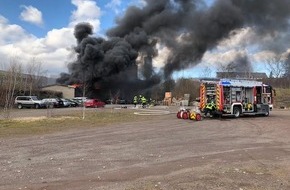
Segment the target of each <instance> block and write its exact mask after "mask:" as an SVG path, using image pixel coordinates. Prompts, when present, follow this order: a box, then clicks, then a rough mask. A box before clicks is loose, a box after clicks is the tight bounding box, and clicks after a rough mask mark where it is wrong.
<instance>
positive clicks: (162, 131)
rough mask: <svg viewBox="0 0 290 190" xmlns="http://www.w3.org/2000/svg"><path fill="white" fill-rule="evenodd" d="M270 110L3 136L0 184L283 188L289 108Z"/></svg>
mask: <svg viewBox="0 0 290 190" xmlns="http://www.w3.org/2000/svg"><path fill="white" fill-rule="evenodd" d="M270 114H271V115H270V116H269V117H242V118H239V119H233V118H221V119H204V120H203V121H199V122H197V121H191V120H182V119H177V118H176V112H174V111H173V112H172V113H171V114H167V115H158V116H152V120H148V121H140V122H130V123H119V124H113V125H110V126H106V127H98V128H85V129H81V128H79V129H73V130H69V131H62V132H58V133H54V134H47V135H37V136H33V137H31V136H30V137H18V138H3V139H0V151H1V154H0V171H1V172H0V189H1V190H2V189H3V190H10V189H11V190H12V189H13V190H14V189H31V190H66V189H69V190H83V189H106V190H114V189H116V190H119V189H121V190H123V189H124V190H135V189H136V190H140V189H146V190H151V189H164V190H175V189H176V190H184V189H196V190H204V189H205V190H206V189H215V190H229V189H231V190H235V189H236V190H248V189H252V190H272V189H273V190H277V189H280V190H288V189H290V138H289V136H290V111H289V110H286V111H284V110H283V111H282V110H281V111H280V110H274V111H272V112H271V113H270ZM140 117H142V116H140Z"/></svg>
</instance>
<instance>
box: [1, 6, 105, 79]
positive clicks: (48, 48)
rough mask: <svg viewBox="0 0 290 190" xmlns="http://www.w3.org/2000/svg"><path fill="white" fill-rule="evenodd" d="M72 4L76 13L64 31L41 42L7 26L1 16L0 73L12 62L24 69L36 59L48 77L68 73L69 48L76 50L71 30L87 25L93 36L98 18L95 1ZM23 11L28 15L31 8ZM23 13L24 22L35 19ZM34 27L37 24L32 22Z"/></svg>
mask: <svg viewBox="0 0 290 190" xmlns="http://www.w3.org/2000/svg"><path fill="white" fill-rule="evenodd" d="M71 2H72V4H74V5H75V6H76V10H75V11H73V12H72V15H71V22H70V23H68V25H67V27H63V28H60V29H56V28H55V29H52V30H50V31H48V32H47V34H46V35H45V36H44V37H41V38H37V37H36V36H34V35H32V34H29V33H27V31H25V30H24V29H23V28H22V27H21V26H19V25H16V24H11V23H9V20H8V19H7V18H5V17H3V16H2V15H0V31H1V32H0V55H1V60H0V69H3V68H4V67H3V65H9V64H10V59H11V58H14V59H15V60H16V61H17V62H19V63H21V64H23V67H25V66H26V64H27V63H29V61H30V60H31V59H32V58H35V59H36V60H37V61H38V62H39V63H42V64H41V67H42V69H43V70H44V71H46V73H47V75H48V76H50V75H58V74H59V73H60V72H67V64H68V62H69V61H72V59H75V56H73V54H72V47H73V46H76V39H75V37H74V35H73V32H74V31H73V30H74V26H75V25H76V24H77V23H79V22H90V23H91V24H92V25H93V26H94V29H95V32H96V31H98V30H99V27H100V26H99V25H100V21H99V17H100V16H101V11H100V8H99V7H98V6H97V5H96V2H95V1H91V0H72V1H71ZM32 8H33V7H32ZM25 9H26V10H27V12H29V11H28V10H31V9H30V7H25ZM24 12H25V11H23V12H22V16H23V19H24V18H25V19H26V20H27V21H28V20H29V21H31V22H32V21H33V19H32V18H34V19H35V18H36V16H34V17H32V16H31V15H33V14H28V13H27V15H26V16H25V14H26V13H24ZM32 12H33V11H32ZM30 13H31V12H30ZM29 15H30V17H29ZM34 15H35V14H34ZM38 18H41V17H38ZM34 23H37V22H36V21H35V20H34ZM38 23H40V22H38ZM6 68H7V67H6ZM24 70H25V69H24Z"/></svg>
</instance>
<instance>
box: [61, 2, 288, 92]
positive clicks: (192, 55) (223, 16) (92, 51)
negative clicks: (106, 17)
mask: <svg viewBox="0 0 290 190" xmlns="http://www.w3.org/2000/svg"><path fill="white" fill-rule="evenodd" d="M289 4H290V1H289V0H275V1H273V0H215V1H214V2H213V3H212V4H211V5H209V6H207V5H206V3H205V2H204V1H202V0H158V1H157V0H146V5H145V6H144V7H137V6H130V7H129V8H128V9H127V10H126V12H125V13H124V15H123V16H122V17H120V18H117V20H116V26H115V27H114V28H112V29H110V30H108V31H107V36H108V39H107V40H105V39H102V38H96V37H92V36H91V34H92V28H91V26H90V25H88V24H85V23H81V24H78V25H77V26H76V27H75V37H76V38H77V43H78V44H77V47H76V48H75V51H76V52H77V53H78V59H77V61H76V62H73V63H71V64H70V65H69V74H62V76H61V78H60V80H59V81H61V82H66V83H81V82H82V81H86V82H87V83H88V84H89V92H92V94H94V91H96V89H104V88H107V89H114V88H118V87H120V88H122V87H123V86H127V88H128V86H130V89H132V90H131V91H135V92H136V91H139V90H140V88H141V89H142V88H150V86H151V85H154V84H156V83H158V82H160V81H163V80H167V79H170V78H171V75H172V73H173V72H174V71H179V70H182V69H185V68H189V67H193V66H195V65H197V64H199V63H200V60H201V59H202V58H203V55H204V53H205V52H206V51H209V50H212V49H214V48H215V47H216V45H217V44H218V43H219V42H220V41H221V40H223V39H227V38H229V36H230V33H231V31H233V30H236V29H241V28H244V27H251V28H252V29H253V30H255V31H256V33H257V34H258V35H259V36H258V38H259V39H257V40H256V41H255V43H256V45H257V47H258V48H260V49H265V50H275V51H277V52H283V51H285V50H286V49H287V48H289V41H287V39H288V40H289V35H287V33H289V30H290V27H289V26H290V22H289V19H290V6H289ZM266 36H272V38H273V41H272V42H271V43H268V44H264V41H263V40H262V39H263V38H264V37H266ZM278 42H279V43H281V44H279V45H277V43H278ZM157 43H159V44H161V45H162V46H166V47H167V48H169V50H170V52H171V53H170V55H169V56H168V59H167V61H166V62H165V63H164V67H163V68H162V72H161V73H159V75H157V74H156V73H154V69H153V67H152V66H151V65H150V64H151V63H152V62H151V61H150V60H149V61H148V60H147V61H145V63H149V65H148V64H145V63H143V64H140V66H142V67H141V68H140V69H141V70H142V71H143V73H144V76H143V80H140V79H138V78H137V76H136V75H137V74H136V69H137V62H136V58H137V57H138V56H139V57H140V56H141V57H142V58H146V59H148V58H151V59H154V57H156V56H157V55H158V51H157V49H156V44H157ZM241 60H242V61H241ZM243 61H247V62H246V63H242V62H243ZM234 64H236V65H235V67H237V68H239V66H241V68H244V67H245V66H249V62H248V60H247V59H241V58H239V60H237V61H236V63H234ZM240 64H242V65H240ZM249 67H250V66H249ZM161 75H162V76H163V78H162V79H163V80H161V79H160V78H159V76H161ZM120 83H122V84H120ZM140 84H142V85H140ZM136 86H138V87H139V88H137V87H136ZM127 90H128V92H129V88H128V89H127ZM108 91H109V90H108ZM132 93H133V92H132Z"/></svg>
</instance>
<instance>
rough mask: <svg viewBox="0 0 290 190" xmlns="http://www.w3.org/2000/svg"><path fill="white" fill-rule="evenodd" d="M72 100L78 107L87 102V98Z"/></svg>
mask: <svg viewBox="0 0 290 190" xmlns="http://www.w3.org/2000/svg"><path fill="white" fill-rule="evenodd" d="M72 100H73V101H75V102H77V103H78V105H79V106H82V105H83V104H84V102H85V101H86V100H87V97H74V98H73V99H72Z"/></svg>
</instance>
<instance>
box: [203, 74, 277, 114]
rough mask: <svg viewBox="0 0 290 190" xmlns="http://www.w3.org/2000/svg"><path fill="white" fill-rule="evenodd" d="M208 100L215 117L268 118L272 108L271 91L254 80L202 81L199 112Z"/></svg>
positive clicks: (267, 86)
mask: <svg viewBox="0 0 290 190" xmlns="http://www.w3.org/2000/svg"><path fill="white" fill-rule="evenodd" d="M209 100H213V101H214V103H215V106H216V109H215V111H214V113H215V115H224V114H227V115H233V116H234V117H240V116H241V115H246V114H248V115H264V116H268V115H269V113H270V110H271V109H272V107H273V89H272V87H271V86H269V85H266V84H263V82H261V81H254V80H240V79H220V80H202V81H201V85H200V110H202V111H203V110H204V109H205V108H206V104H207V102H208V101H209Z"/></svg>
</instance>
